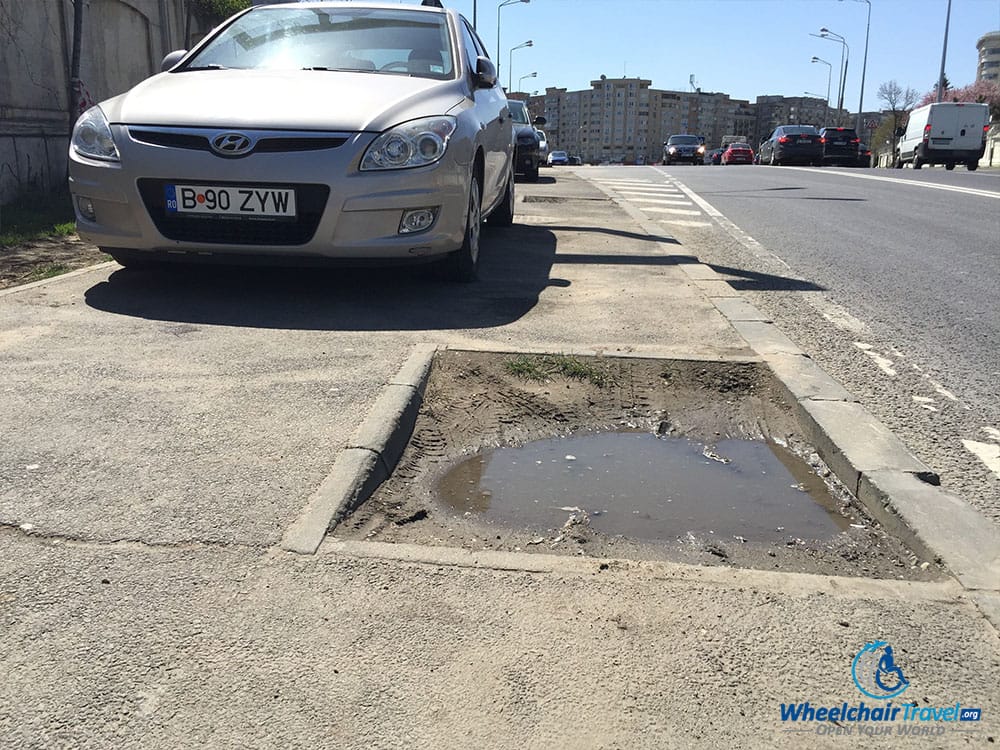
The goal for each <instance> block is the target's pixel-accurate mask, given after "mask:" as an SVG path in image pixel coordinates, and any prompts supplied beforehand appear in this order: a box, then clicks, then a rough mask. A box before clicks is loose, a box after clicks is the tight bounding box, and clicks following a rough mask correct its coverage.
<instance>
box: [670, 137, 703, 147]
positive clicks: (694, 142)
mask: <svg viewBox="0 0 1000 750" xmlns="http://www.w3.org/2000/svg"><path fill="white" fill-rule="evenodd" d="M667 145H668V146H700V145H701V138H699V137H698V136H696V135H672V136H670V140H668V141H667Z"/></svg>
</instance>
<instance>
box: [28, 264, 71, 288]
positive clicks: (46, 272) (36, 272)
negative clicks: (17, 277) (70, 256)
mask: <svg viewBox="0 0 1000 750" xmlns="http://www.w3.org/2000/svg"><path fill="white" fill-rule="evenodd" d="M72 270H73V269H72V268H70V267H69V266H67V265H66V264H65V263H46V264H45V265H44V266H38V268H33V269H32V270H31V273H29V274H27V275H26V276H25V277H24V278H23V279H21V283H23V284H30V283H31V282H32V281H41V280H42V279H51V278H52V277H53V276H59V275H61V274H64V273H66V272H67V271H72Z"/></svg>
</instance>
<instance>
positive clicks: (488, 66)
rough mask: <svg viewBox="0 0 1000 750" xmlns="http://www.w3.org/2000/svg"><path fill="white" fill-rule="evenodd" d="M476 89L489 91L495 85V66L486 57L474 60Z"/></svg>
mask: <svg viewBox="0 0 1000 750" xmlns="http://www.w3.org/2000/svg"><path fill="white" fill-rule="evenodd" d="M475 77H476V88H480V89H491V88H493V87H494V86H496V85H497V66H496V65H494V64H493V62H492V61H491V60H490V58H488V57H477V58H476V76H475Z"/></svg>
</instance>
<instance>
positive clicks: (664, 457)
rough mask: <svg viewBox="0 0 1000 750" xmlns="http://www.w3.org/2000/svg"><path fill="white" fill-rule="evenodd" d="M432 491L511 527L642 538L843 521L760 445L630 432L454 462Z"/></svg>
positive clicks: (806, 472) (807, 476) (794, 465)
mask: <svg viewBox="0 0 1000 750" xmlns="http://www.w3.org/2000/svg"><path fill="white" fill-rule="evenodd" d="M437 492H438V495H439V497H440V498H441V501H442V503H443V504H444V505H445V506H446V507H449V508H451V509H453V510H454V511H456V512H458V513H460V514H464V513H467V512H468V513H471V514H476V515H479V516H480V517H482V518H484V519H487V520H490V521H497V522H500V523H503V524H507V525H511V526H526V527H528V528H540V529H553V528H559V527H560V525H562V526H563V527H564V528H566V529H567V530H569V529H573V528H574V527H577V526H589V527H590V528H591V529H593V530H594V531H595V532H597V533H599V534H604V535H609V536H614V535H621V536H625V537H628V538H631V539H636V540H642V541H654V542H655V541H669V540H674V539H676V538H678V537H680V536H687V535H692V536H693V537H697V536H701V537H704V536H716V537H718V538H719V539H737V540H741V541H751V542H781V541H783V540H784V539H786V538H788V537H789V536H791V537H793V538H806V539H830V538H832V537H834V536H836V535H837V534H838V533H840V532H842V531H846V530H847V529H849V528H850V524H851V519H850V518H849V517H847V516H845V515H844V514H843V513H842V512H841V511H840V509H839V507H838V505H837V503H836V501H835V500H834V498H833V497H832V496H831V494H830V490H829V489H828V488H827V486H826V483H825V482H824V481H823V479H822V478H821V477H820V476H819V475H818V474H816V473H814V472H813V471H812V469H811V467H810V466H809V465H808V464H807V463H806V462H805V461H803V460H802V459H801V458H799V457H798V456H796V455H795V454H793V453H792V452H791V451H789V450H788V449H787V448H784V447H782V446H781V445H779V444H777V443H775V442H773V441H767V440H720V441H717V442H716V443H715V444H713V445H705V444H703V443H700V442H698V441H696V440H690V439H688V438H683V437H670V436H661V435H655V434H652V433H649V432H640V431H631V430H630V431H617V430H616V431H612V432H601V433H590V434H583V435H571V436H568V437H564V438H549V439H546V440H535V441H532V442H530V443H526V444H525V445H522V446H515V447H504V448H496V449H494V450H489V451H484V452H483V453H480V454H477V455H475V456H473V457H471V458H468V459H465V460H464V461H462V462H460V463H459V464H458V465H457V466H455V467H454V468H452V469H451V470H449V471H448V473H447V474H445V475H444V477H443V478H442V479H441V480H440V482H439V483H438V485H437ZM567 514H569V517H568V518H567Z"/></svg>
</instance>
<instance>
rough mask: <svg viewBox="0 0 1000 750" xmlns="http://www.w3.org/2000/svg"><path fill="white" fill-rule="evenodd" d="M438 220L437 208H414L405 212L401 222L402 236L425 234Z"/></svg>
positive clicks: (400, 231)
mask: <svg viewBox="0 0 1000 750" xmlns="http://www.w3.org/2000/svg"><path fill="white" fill-rule="evenodd" d="M436 218H437V209H436V208H413V209H410V210H409V211H405V212H403V219H402V221H400V222H399V233H400V234H413V233H414V232H423V231H424V230H425V229H427V228H429V227H430V225H431V224H433V223H434V219H436Z"/></svg>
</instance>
